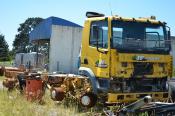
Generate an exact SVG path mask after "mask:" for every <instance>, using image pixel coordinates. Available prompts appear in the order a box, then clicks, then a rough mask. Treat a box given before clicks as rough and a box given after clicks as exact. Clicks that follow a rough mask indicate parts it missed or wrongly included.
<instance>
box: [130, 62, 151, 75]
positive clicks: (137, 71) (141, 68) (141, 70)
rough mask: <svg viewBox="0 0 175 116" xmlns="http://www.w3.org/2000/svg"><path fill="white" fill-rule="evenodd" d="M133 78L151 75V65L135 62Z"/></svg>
mask: <svg viewBox="0 0 175 116" xmlns="http://www.w3.org/2000/svg"><path fill="white" fill-rule="evenodd" d="M133 65H134V73H133V74H134V76H141V75H152V74H153V63H148V62H135V63H134V64H133Z"/></svg>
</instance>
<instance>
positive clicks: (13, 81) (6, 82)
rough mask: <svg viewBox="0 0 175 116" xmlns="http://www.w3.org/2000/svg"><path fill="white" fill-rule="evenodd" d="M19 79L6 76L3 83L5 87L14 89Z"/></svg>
mask: <svg viewBox="0 0 175 116" xmlns="http://www.w3.org/2000/svg"><path fill="white" fill-rule="evenodd" d="M16 83H17V80H16V79H14V78H5V80H3V82H2V84H3V86H4V87H6V88H8V90H9V91H11V90H13V89H14V87H15V86H16Z"/></svg>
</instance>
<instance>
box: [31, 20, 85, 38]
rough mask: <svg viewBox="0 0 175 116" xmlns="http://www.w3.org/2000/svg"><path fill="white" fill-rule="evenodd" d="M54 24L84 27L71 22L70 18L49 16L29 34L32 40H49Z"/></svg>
mask: <svg viewBox="0 0 175 116" xmlns="http://www.w3.org/2000/svg"><path fill="white" fill-rule="evenodd" d="M52 25H62V26H70V27H82V26H80V25H78V24H75V23H73V22H70V21H68V20H65V19H62V18H58V17H49V18H47V19H45V20H43V21H42V22H41V23H40V24H38V25H37V26H36V27H35V28H34V29H33V30H32V31H31V32H30V34H29V39H30V41H36V40H49V39H50V37H51V33H52V29H51V27H52Z"/></svg>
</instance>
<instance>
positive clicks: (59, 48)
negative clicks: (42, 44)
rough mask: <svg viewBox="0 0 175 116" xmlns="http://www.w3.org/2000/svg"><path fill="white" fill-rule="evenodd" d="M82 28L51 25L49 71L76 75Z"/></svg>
mask: <svg viewBox="0 0 175 116" xmlns="http://www.w3.org/2000/svg"><path fill="white" fill-rule="evenodd" d="M81 37H82V28H80V27H68V26H58V25H52V34H51V38H50V55H49V63H50V65H49V71H50V72H55V71H61V72H64V73H77V71H78V68H77V61H78V55H79V51H80V46H81Z"/></svg>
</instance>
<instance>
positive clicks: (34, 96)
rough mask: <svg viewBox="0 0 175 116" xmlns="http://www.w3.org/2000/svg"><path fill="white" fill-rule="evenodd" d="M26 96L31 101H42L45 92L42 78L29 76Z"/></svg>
mask: <svg viewBox="0 0 175 116" xmlns="http://www.w3.org/2000/svg"><path fill="white" fill-rule="evenodd" d="M25 94H26V98H27V100H29V101H35V100H39V101H40V100H42V96H43V94H44V92H43V81H42V79H41V78H40V76H27V78H26V88H25Z"/></svg>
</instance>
